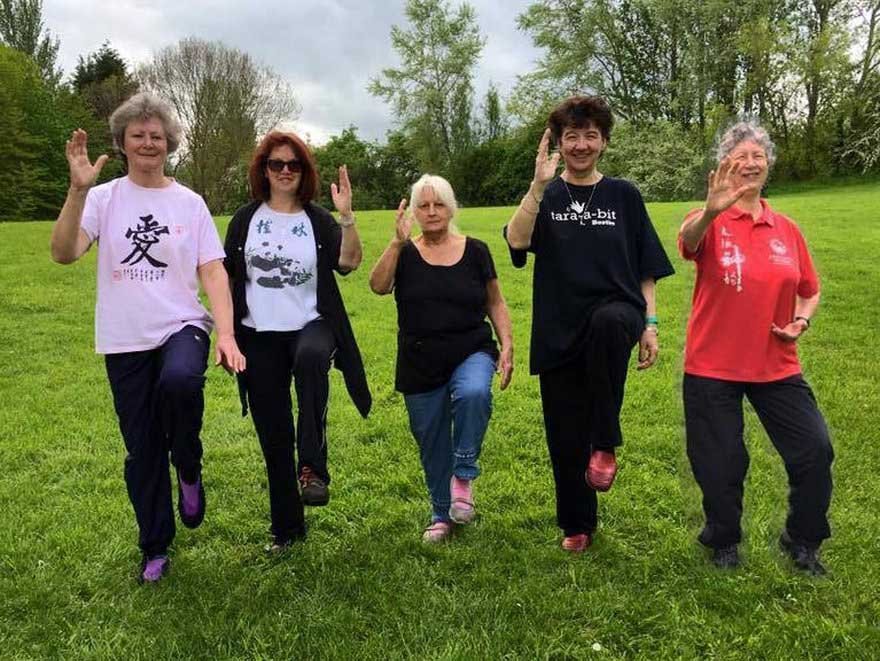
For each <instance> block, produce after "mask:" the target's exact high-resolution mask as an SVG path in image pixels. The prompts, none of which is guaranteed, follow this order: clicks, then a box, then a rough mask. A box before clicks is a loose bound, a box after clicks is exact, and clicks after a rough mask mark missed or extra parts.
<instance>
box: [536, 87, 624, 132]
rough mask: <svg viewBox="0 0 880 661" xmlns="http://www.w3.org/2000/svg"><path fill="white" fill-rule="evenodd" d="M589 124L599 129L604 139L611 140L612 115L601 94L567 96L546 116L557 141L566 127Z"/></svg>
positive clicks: (580, 127) (577, 127) (582, 126)
mask: <svg viewBox="0 0 880 661" xmlns="http://www.w3.org/2000/svg"><path fill="white" fill-rule="evenodd" d="M590 124H592V125H593V126H595V127H596V128H597V129H599V131H600V132H601V133H602V137H603V138H605V140H606V141H607V140H611V127H612V126H614V116H613V115H612V114H611V108H610V107H609V105H608V102H607V101H606V100H605V99H603V98H602V97H601V96H572V97H569V98H567V99H566V100H565V101H563V102H562V103H560V104H559V105H558V106H556V107H555V108H554V109H553V112H551V113H550V117H548V118H547V126H548V127H549V128H550V131H551V133H553V139H554V140H556V141H557V142H559V140H560V138H561V137H562V132H563V131H564V130H565V129H566V128H569V127H572V128H576V129H582V128H585V127H586V126H588V125H590Z"/></svg>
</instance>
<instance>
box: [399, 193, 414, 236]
mask: <svg viewBox="0 0 880 661" xmlns="http://www.w3.org/2000/svg"><path fill="white" fill-rule="evenodd" d="M395 223H396V224H395V238H397V240H398V241H406V240H407V239H409V235H410V233H411V232H412V225H413V217H412V216H411V215H410V214H408V213H407V212H406V198H403V199H402V200H401V201H400V204H399V205H397V218H396V220H395Z"/></svg>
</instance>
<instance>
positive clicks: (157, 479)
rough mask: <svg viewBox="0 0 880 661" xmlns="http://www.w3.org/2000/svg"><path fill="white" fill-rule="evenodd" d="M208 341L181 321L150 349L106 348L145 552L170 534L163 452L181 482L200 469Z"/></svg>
mask: <svg viewBox="0 0 880 661" xmlns="http://www.w3.org/2000/svg"><path fill="white" fill-rule="evenodd" d="M209 345H210V340H209V338H208V335H207V334H206V333H205V332H204V331H203V330H201V329H200V328H196V327H195V326H186V327H185V328H183V329H182V330H180V331H178V332H177V333H175V334H174V335H172V336H171V337H170V338H168V340H167V341H166V342H165V344H163V345H162V346H161V347H158V348H156V349H151V350H149V351H134V352H130V353H116V354H107V355H106V356H105V364H106V367H107V377H108V379H109V380H110V390H111V391H112V393H113V405H114V407H115V408H116V415H117V416H118V417H119V429H120V431H121V432H122V439H123V441H124V442H125V448H126V450H127V451H128V454H127V456H126V457H125V485H126V487H127V488H128V497H129V499H130V500H131V504H132V506H133V507H134V513H135V517H136V518H137V523H138V529H139V531H140V532H139V541H138V543H139V546H140V547H141V550H142V551H143V552H144V553H146V554H147V555H157V554H162V553H165V552H166V551H167V550H168V546H169V545H170V544H171V540H173V539H174V532H175V527H174V508H173V504H172V500H171V478H170V476H169V465H168V454H169V452H170V453H171V463H172V464H173V465H174V466H175V467H176V468H177V470H178V472H179V473H180V474H181V475H182V476H183V478H184V480H185V481H186V482H189V483H192V482H195V481H196V480H197V479H198V477H199V475H200V473H201V465H202V464H201V461H202V442H201V440H200V438H199V433H200V432H201V429H202V413H203V412H204V409H205V400H204V394H203V390H204V386H205V369H206V368H207V361H208V347H209Z"/></svg>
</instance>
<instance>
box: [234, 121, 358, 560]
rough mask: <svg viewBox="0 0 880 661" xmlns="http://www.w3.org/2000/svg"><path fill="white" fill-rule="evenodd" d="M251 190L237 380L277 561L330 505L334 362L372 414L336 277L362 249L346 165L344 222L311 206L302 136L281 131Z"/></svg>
mask: <svg viewBox="0 0 880 661" xmlns="http://www.w3.org/2000/svg"><path fill="white" fill-rule="evenodd" d="M249 184H250V189H251V198H252V201H251V202H250V203H249V204H247V205H245V206H244V207H242V208H241V209H239V210H238V211H237V212H236V213H235V215H234V216H233V218H232V221H231V222H230V224H229V229H228V230H227V234H226V268H227V270H228V272H229V275H230V279H231V281H232V298H233V306H234V310H235V312H234V317H235V334H236V339H237V340H238V342H239V345H240V346H241V348H242V351H243V352H244V353H245V356H246V357H247V361H248V369H247V372H245V373H244V374H243V375H241V376H240V377H239V385H240V387H241V389H242V404H243V411H244V412H246V411H247V403H250V408H251V410H252V413H253V418H254V426H255V427H256V430H257V437H258V438H259V441H260V446H261V448H262V450H263V456H264V458H265V461H266V472H267V474H268V481H269V505H270V511H271V519H272V536H273V538H274V539H273V542H272V544H271V545H270V547H269V549H270V550H271V551H280V550H283V549H285V548H287V546H289V545H290V543H291V542H292V541H293V540H295V539H299V538H302V537H303V536H304V535H305V522H304V515H303V503H305V504H306V505H326V504H327V502H328V500H329V497H330V492H329V489H328V484H329V482H330V475H329V473H328V470H327V429H326V427H327V400H328V397H329V394H330V382H329V374H328V373H329V371H330V365H331V363H335V364H336V366H337V367H338V368H339V369H340V370H342V373H343V376H344V377H345V382H346V386H347V388H348V391H349V394H350V395H351V397H352V400H353V401H354V403H355V405H356V406H357V407H358V410H359V411H360V412H361V414H362V415H364V416H366V415H367V413H368V412H369V408H370V394H369V390H368V389H367V384H366V378H365V376H364V371H363V365H362V363H361V358H360V353H359V351H358V348H357V344H356V343H355V340H354V335H353V333H352V331H351V326H350V324H349V322H348V316H347V314H346V312H345V306H344V304H343V302H342V297H341V295H340V293H339V289H338V288H337V286H336V279H335V277H334V275H333V271H336V272H339V273H341V274H346V273H348V272H350V271H353V270H354V269H356V268H357V267H358V265H359V264H360V263H361V241H360V238H359V237H358V233H357V228H356V227H355V221H354V216H353V215H352V209H351V184H350V183H349V180H348V172H347V170H346V168H345V166H344V165H343V166H342V167H340V168H339V185H338V186H337V185H336V184H335V183H334V184H333V185H332V186H331V193H332V196H333V204H334V205H335V207H336V210H337V211H338V212H339V216H340V217H339V221H338V222H337V221H336V220H335V219H334V218H333V216H331V215H330V213H328V212H327V211H326V210H324V209H322V208H321V207H319V206H317V205H316V204H314V203H313V202H312V198H313V197H314V196H315V194H316V193H317V191H318V173H317V169H316V168H315V162H314V159H313V157H312V154H311V152H310V151H309V148H308V147H307V146H306V145H305V143H304V142H303V141H302V140H301V139H300V138H299V137H297V136H296V135H294V134H292V133H281V132H278V131H273V132H271V133H269V134H268V135H267V136H266V137H265V138H264V139H263V141H262V142H261V143H260V145H259V146H258V147H257V150H256V152H255V153H254V156H253V158H252V160H251V166H250V170H249ZM291 380H292V381H293V383H294V386H295V388H296V399H297V408H298V415H297V422H296V425H295V426H294V421H293V413H292V402H291V396H290V386H291ZM294 445H295V446H296V454H297V461H296V462H294ZM297 468H298V470H297ZM297 479H298V480H299V483H300V488H301V489H302V497H301V498H300V493H299V490H298V488H297Z"/></svg>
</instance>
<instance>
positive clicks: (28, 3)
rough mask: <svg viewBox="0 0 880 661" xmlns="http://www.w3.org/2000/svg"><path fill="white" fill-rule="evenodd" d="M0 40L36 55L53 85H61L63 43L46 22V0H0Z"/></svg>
mask: <svg viewBox="0 0 880 661" xmlns="http://www.w3.org/2000/svg"><path fill="white" fill-rule="evenodd" d="M0 41H2V42H3V43H4V44H6V45H7V46H10V47H12V48H15V49H16V50H19V51H21V52H22V53H24V54H25V55H28V56H30V57H31V58H33V60H34V62H36V63H37V67H38V68H39V70H40V74H41V75H42V77H43V80H45V81H46V82H47V83H48V84H49V86H50V87H52V88H54V87H55V86H57V85H58V82H59V81H60V80H61V71H60V70H59V69H58V68H57V66H56V60H57V59H58V48H59V47H60V45H61V44H60V42H59V40H58V38H57V37H55V38H53V37H52V34H51V33H50V32H49V31H48V30H46V29H45V26H44V25H43V0H0Z"/></svg>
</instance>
